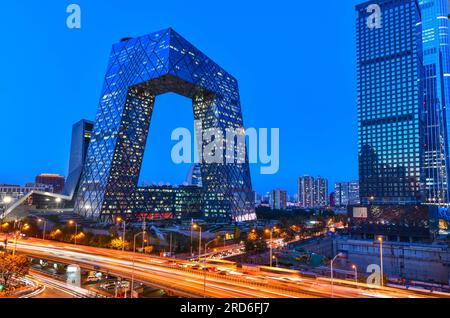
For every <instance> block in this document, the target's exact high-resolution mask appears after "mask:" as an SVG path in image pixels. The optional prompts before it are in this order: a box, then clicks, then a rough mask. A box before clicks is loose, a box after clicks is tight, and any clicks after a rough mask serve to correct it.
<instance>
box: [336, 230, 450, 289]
mask: <svg viewBox="0 0 450 318" xmlns="http://www.w3.org/2000/svg"><path fill="white" fill-rule="evenodd" d="M333 244H334V254H335V255H336V254H337V253H339V252H344V253H345V254H346V255H347V257H348V259H347V262H348V263H351V264H356V265H357V266H358V268H361V269H366V268H367V266H369V265H370V264H380V245H379V243H378V242H374V241H361V240H350V239H343V238H337V239H335V240H334V242H333ZM383 266H384V273H385V274H386V275H388V276H392V277H399V278H400V277H401V278H406V279H409V280H418V281H423V282H434V283H439V284H449V281H450V247H449V246H448V245H437V244H411V243H397V242H384V243H383Z"/></svg>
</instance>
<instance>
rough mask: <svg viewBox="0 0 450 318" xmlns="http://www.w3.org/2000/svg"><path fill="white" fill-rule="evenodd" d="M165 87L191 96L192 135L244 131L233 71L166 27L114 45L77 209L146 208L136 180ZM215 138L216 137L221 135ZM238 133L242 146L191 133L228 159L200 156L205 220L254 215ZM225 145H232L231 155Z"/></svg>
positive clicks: (113, 212) (131, 213) (109, 214)
mask: <svg viewBox="0 0 450 318" xmlns="http://www.w3.org/2000/svg"><path fill="white" fill-rule="evenodd" d="M167 92H174V93H177V94H180V95H183V96H186V97H188V98H190V99H192V101H193V112H194V119H195V120H196V125H195V126H196V129H197V131H196V133H197V134H201V133H202V132H205V133H206V134H205V135H208V133H211V132H214V133H215V134H219V133H220V134H222V135H223V136H225V135H226V134H225V133H226V131H227V130H234V131H236V132H237V133H238V136H239V134H241V135H242V136H241V137H244V136H243V132H244V122H243V118H242V109H241V104H240V97H239V89H238V83H237V80H236V79H235V78H234V77H233V76H232V75H231V74H229V73H228V72H226V71H225V70H224V69H222V68H221V67H220V66H219V65H217V64H216V63H214V61H212V60H211V59H209V58H208V57H207V56H206V55H204V54H203V53H202V52H201V51H199V50H198V49H197V48H195V47H194V46H193V45H192V44H190V43H189V42H188V41H186V40H185V39H184V38H183V37H181V36H180V35H179V34H178V33H176V32H175V31H174V30H172V29H166V30H162V31H159V32H155V33H152V34H149V35H145V36H142V37H139V38H134V39H133V38H125V39H123V40H122V41H121V42H120V43H117V44H115V45H114V46H113V48H112V52H111V55H110V60H109V65H108V68H107V74H106V76H105V82H104V88H103V91H102V94H101V98H100V105H99V108H98V112H97V120H96V122H95V125H94V131H93V135H92V139H91V143H90V145H89V149H88V154H87V158H86V162H85V165H84V168H83V172H82V177H81V181H80V189H79V192H78V194H77V197H76V202H75V209H74V210H75V212H76V213H78V214H81V215H83V216H86V217H88V218H93V219H97V220H103V221H105V222H113V221H114V218H115V216H117V215H118V214H120V215H125V216H126V217H135V216H139V215H142V214H145V213H147V212H149V211H146V210H145V207H146V202H145V200H146V195H143V193H140V190H139V188H138V180H139V174H140V171H141V166H142V160H143V156H144V150H145V146H146V141H147V135H148V130H149V125H150V121H151V116H152V113H153V106H154V102H155V98H156V96H158V95H160V94H164V93H167ZM215 137H216V139H215V141H216V142H217V143H218V141H220V136H219V135H216V136H215ZM238 139H239V138H238ZM243 139H244V142H243V143H242V144H241V143H239V142H238V145H235V144H234V140H233V144H231V145H229V144H228V143H227V141H226V140H225V141H224V142H223V144H221V145H217V144H216V145H213V149H210V148H211V145H210V143H207V142H202V138H197V140H198V142H199V147H198V148H199V149H200V150H203V151H202V153H203V154H204V155H210V156H211V154H212V153H214V154H216V156H215V158H214V159H215V160H218V159H219V160H220V159H222V158H224V157H226V158H227V162H226V164H223V163H219V162H217V161H214V160H213V161H214V162H211V161H210V160H211V158H202V159H203V160H202V162H201V171H202V173H201V175H202V177H203V178H202V183H203V192H202V203H203V210H202V212H203V216H204V217H205V218H206V219H209V220H217V221H220V220H223V221H237V222H240V221H251V220H255V219H256V213H255V204H254V198H253V190H252V183H251V178H250V168H249V164H248V160H247V154H246V153H245V148H246V147H245V138H243ZM227 148H228V149H234V150H235V151H234V155H235V156H233V157H235V158H234V160H230V157H232V156H231V155H230V154H229V153H227V151H226V149H227ZM222 149H223V150H222ZM238 149H239V150H241V151H237V150H238ZM202 157H203V156H202ZM242 159H243V160H242ZM144 194H145V191H144Z"/></svg>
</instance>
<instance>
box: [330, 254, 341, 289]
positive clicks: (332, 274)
mask: <svg viewBox="0 0 450 318" xmlns="http://www.w3.org/2000/svg"><path fill="white" fill-rule="evenodd" d="M342 256H344V254H342V253H338V254H337V255H336V256H335V257H334V258H333V259H332V260H331V298H333V297H334V286H333V279H334V273H333V263H334V261H335V260H336V259H337V258H339V257H342Z"/></svg>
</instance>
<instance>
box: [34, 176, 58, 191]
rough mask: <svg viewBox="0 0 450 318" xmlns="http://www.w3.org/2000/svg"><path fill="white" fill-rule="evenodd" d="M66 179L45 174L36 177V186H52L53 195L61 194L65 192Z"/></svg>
mask: <svg viewBox="0 0 450 318" xmlns="http://www.w3.org/2000/svg"><path fill="white" fill-rule="evenodd" d="M64 181H65V178H64V177H62V176H60V175H58V174H50V173H43V174H40V175H38V176H37V177H36V184H37V185H39V184H42V185H47V186H51V187H52V188H53V193H57V194H61V193H62V192H63V190H64Z"/></svg>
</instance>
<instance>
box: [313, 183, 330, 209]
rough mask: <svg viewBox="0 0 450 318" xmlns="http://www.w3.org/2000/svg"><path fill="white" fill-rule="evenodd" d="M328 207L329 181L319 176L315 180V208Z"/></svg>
mask: <svg viewBox="0 0 450 318" xmlns="http://www.w3.org/2000/svg"><path fill="white" fill-rule="evenodd" d="M326 205H328V180H327V179H325V178H322V177H320V176H319V177H317V178H316V179H315V180H314V207H316V208H317V207H319V208H320V207H324V206H326Z"/></svg>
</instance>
